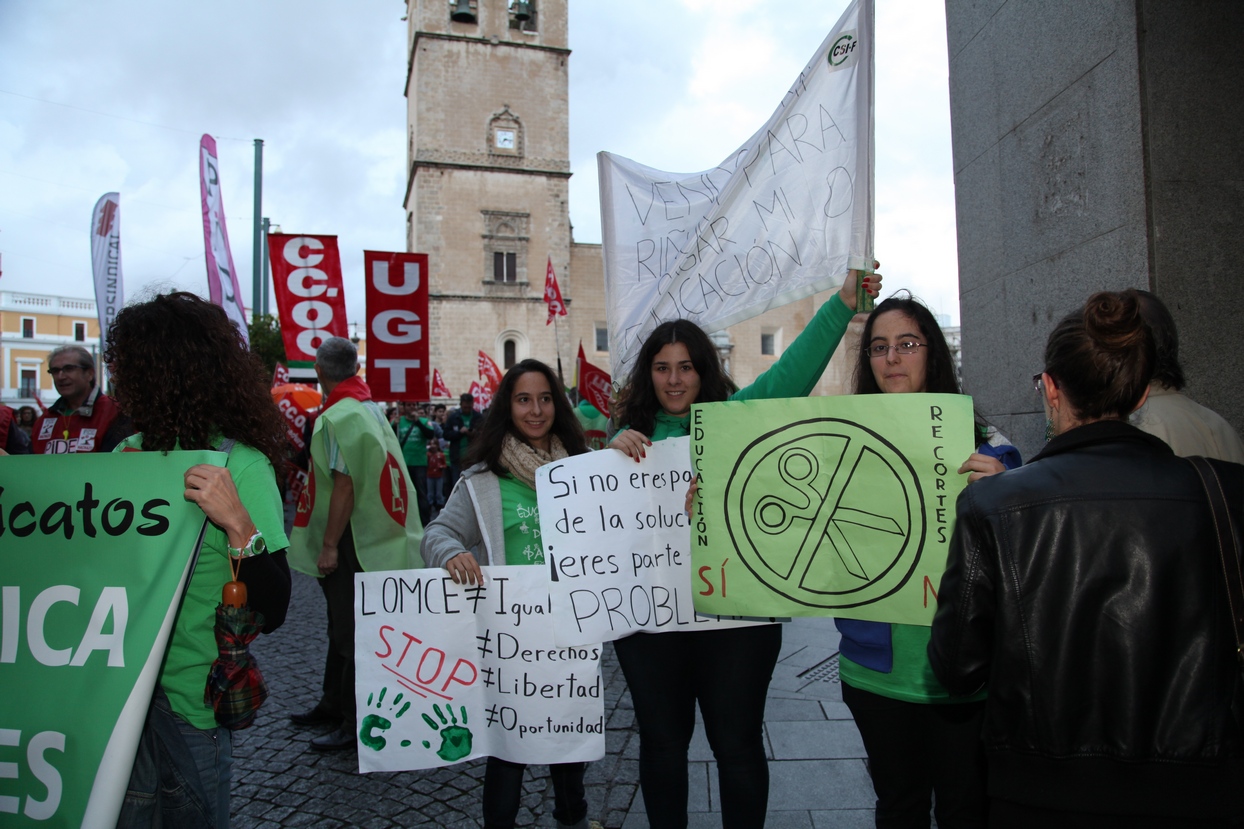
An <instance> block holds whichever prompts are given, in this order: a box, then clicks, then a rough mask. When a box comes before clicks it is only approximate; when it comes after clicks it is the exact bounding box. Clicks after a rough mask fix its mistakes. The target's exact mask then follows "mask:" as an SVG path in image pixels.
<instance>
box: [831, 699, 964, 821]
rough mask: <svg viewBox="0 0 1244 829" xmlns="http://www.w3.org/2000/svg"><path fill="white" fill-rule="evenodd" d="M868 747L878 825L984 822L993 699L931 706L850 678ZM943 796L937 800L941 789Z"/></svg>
mask: <svg viewBox="0 0 1244 829" xmlns="http://www.w3.org/2000/svg"><path fill="white" fill-rule="evenodd" d="M842 701H843V702H845V703H846V704H847V707H848V708H850V709H851V715H852V716H853V717H855V724H856V726H857V727H858V728H859V730H860V736H861V737H863V738H864V749H865V750H866V751H867V752H868V770H869V771H870V772H871V773H872V778H873V790H874V791H875V792H876V794H877V811H876V822H877V829H917V827H918V828H919V829H928V827H929V825H930V821H929V811H930V809H932V811H933V813H934V814H936V815H937V825H938V827H939V829H984V826H985V813H986V799H985V750H984V745H983V744H982V743H981V724H982V723H983V721H984V717H985V702H984V701H983V700H982V701H980V702H963V703H948V704H944V705H927V704H923V703H917V702H904V701H903V700H897V699H890V698H889V697H883V696H880V695H879V694H874V693H871V692H869V691H863V690H860V689H859V688H853V687H851V686H850V685H848V684H847V683H845V682H844V683H842ZM934 795H936V797H937V803H936V805H934V803H933V796H934Z"/></svg>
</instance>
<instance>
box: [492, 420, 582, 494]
mask: <svg viewBox="0 0 1244 829" xmlns="http://www.w3.org/2000/svg"><path fill="white" fill-rule="evenodd" d="M566 457H569V454H568V453H567V452H566V447H564V446H562V442H561V441H560V440H558V438H557V435H549V451H548V452H545V451H543V450H540V449H537V448H536V447H534V446H532V445H531V444H530V443H525V442H523V441H522V440H519V439H518V438H517V437H515V436H514V435H513V433H511V432H506V433H505V441H504V442H503V443H502V444H501V465H502V466H504V467H505V468H506V469H508V470H509V471H510V474H511V475H513V476H514V477H515V478H518V479H519V480H520V481H522V482H523V483H525V484H526V485H527V486H529V487H531V488H532V489H535V488H536V468H537V467H540V466H544V465H545V464H546V463H549V462H551V461H558V460H561V459H562V458H566Z"/></svg>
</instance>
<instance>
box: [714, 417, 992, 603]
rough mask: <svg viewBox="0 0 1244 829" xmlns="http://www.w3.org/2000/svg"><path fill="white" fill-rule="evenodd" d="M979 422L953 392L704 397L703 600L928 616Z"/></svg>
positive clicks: (940, 573)
mask: <svg viewBox="0 0 1244 829" xmlns="http://www.w3.org/2000/svg"><path fill="white" fill-rule="evenodd" d="M972 424H973V418H972V399H971V398H970V397H967V396H963V395H951V394H868V395H843V396H839V397H810V398H801V399H797V400H754V401H753V400H749V401H739V402H726V403H706V404H698V405H696V406H695V407H694V408H693V409H692V415H691V437H692V446H691V465H692V469H693V470H694V471H695V473H696V477H697V480H699V481H700V482H701V483H700V495H699V503H698V504H697V505H696V507H695V509H694V514H693V515H692V522H691V563H692V572H693V573H695V574H696V579H697V580H696V581H695V583H694V584H695V588H696V590H695V596H694V598H695V609H696V610H697V611H698V612H700V613H712V614H718V615H723V616H731V615H734V616H838V617H842V618H848V619H866V620H870V621H876V622H898V623H903V624H910V625H929V624H932V621H933V612H934V610H936V607H937V599H936V590H937V587H938V585H939V584H940V582H941V575H942V570H944V569H945V567H946V552H947V547H948V542H949V541H950V534H951V530H952V529H953V525H954V518H955V500H956V498H958V496H959V493H960V492H961V491H962V490H963V487H964V486H965V485H966V484H967V479H966V476H964V475H960V474H958V469H959V466H960V465H961V464H962V463H963V462H964V461H965V460H967V458H968V456H969V455H971V454H972V452H973V451H974V444H973V440H972V436H973V425H972Z"/></svg>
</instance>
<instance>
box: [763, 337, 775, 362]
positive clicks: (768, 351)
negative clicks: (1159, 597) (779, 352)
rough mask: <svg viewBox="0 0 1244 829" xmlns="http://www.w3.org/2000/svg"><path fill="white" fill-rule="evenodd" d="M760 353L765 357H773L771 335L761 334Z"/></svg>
mask: <svg viewBox="0 0 1244 829" xmlns="http://www.w3.org/2000/svg"><path fill="white" fill-rule="evenodd" d="M760 353H761V354H764V355H765V356H766V357H772V356H773V335H772V334H761V335H760Z"/></svg>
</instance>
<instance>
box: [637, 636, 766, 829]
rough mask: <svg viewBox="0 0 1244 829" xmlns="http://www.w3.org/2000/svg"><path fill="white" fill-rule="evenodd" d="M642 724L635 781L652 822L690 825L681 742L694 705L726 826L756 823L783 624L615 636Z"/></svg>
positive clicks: (655, 828)
mask: <svg viewBox="0 0 1244 829" xmlns="http://www.w3.org/2000/svg"><path fill="white" fill-rule="evenodd" d="M613 645H614V650H615V651H616V652H617V654H618V662H619V663H620V664H621V666H622V673H623V674H625V675H626V684H627V685H628V686H629V687H630V690H631V701H632V703H633V704H634V706H635V720H636V721H637V722H638V724H639V786H640V789H641V790H642V791H643V794H644V807H645V809H646V810H647V812H648V824H649V825H650V826H651V827H652V829H684V827H686V825H687V747H688V745H690V743H691V735H692V734H693V733H694V732H695V705H696V702H697V701H698V702H699V704H700V714H701V715H702V716H703V717H704V733H705V736H707V737H708V744H709V745H710V746H711V747H712V749H713V756H714V757H715V758H716V760H717V779H718V783H719V787H720V790H721V825H722V826H723V827H724V829H751V828H752V827H759V826H763V825H764V822H765V812H766V811H767V809H768V806H769V763H768V760H767V759H766V758H765V746H764V736H763V728H764V718H765V696H766V694H767V693H768V691H769V680H770V679H772V678H773V666H774V665H776V664H777V658H778V652H779V651H780V650H781V649H782V626H781V625H759V626H755V627H743V628H729V629H726V630H700V631H676V632H672V633H636V634H633V635H631V636H628V637H626V638H625V639H619V640H618V641H616V642H614V643H613Z"/></svg>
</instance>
